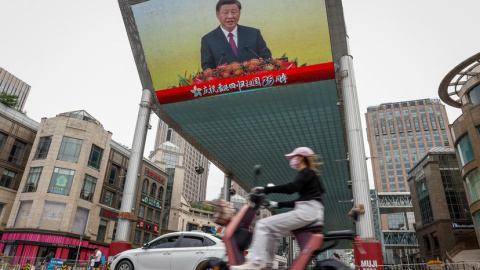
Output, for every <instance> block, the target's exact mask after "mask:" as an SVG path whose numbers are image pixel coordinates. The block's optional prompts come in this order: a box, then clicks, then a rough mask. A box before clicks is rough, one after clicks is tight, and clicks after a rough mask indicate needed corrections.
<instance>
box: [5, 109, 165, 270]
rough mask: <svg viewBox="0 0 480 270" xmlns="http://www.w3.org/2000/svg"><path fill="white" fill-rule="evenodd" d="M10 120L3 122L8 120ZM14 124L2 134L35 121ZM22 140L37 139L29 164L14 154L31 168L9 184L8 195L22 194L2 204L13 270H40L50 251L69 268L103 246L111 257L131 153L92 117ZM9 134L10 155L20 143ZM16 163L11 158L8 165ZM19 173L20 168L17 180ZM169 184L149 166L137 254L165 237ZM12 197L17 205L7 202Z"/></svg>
mask: <svg viewBox="0 0 480 270" xmlns="http://www.w3.org/2000/svg"><path fill="white" fill-rule="evenodd" d="M7 110H8V111H10V112H12V113H18V112H16V111H15V110H14V109H11V108H8V109H7ZM7 116H8V115H7ZM7 116H5V115H2V120H3V119H7ZM15 121H16V122H15ZM15 121H13V122H15V123H13V124H10V122H8V121H2V122H1V125H0V129H1V130H2V132H3V130H4V129H8V127H9V125H8V124H10V126H13V125H16V126H17V128H9V129H8V130H14V131H17V130H22V129H20V127H21V126H22V125H23V126H26V124H28V123H29V122H31V120H28V119H22V118H16V119H15ZM37 125H38V123H37ZM23 133H25V134H30V133H32V134H30V135H29V136H33V138H34V140H33V141H32V142H30V145H31V146H30V148H31V149H32V151H29V148H28V147H26V148H25V149H26V150H25V151H26V153H27V154H25V153H24V157H21V156H20V155H16V154H15V155H12V156H13V157H16V158H17V159H21V160H22V161H24V162H25V165H24V168H23V171H24V173H23V175H21V174H19V175H20V176H15V177H18V178H15V177H14V178H13V179H10V178H8V179H7V178H5V179H3V178H2V179H3V181H4V182H8V181H10V182H9V183H11V182H13V183H14V184H10V186H9V187H10V188H9V189H10V190H11V191H9V192H10V193H15V194H14V195H11V196H10V197H3V196H2V203H5V205H11V207H10V206H8V207H10V208H11V211H9V212H10V213H9V214H8V215H4V216H3V217H2V219H3V218H6V219H7V223H6V226H5V229H4V230H3V234H2V236H1V239H0V253H4V254H6V255H7V256H13V257H14V261H13V263H14V264H17V263H18V264H20V265H23V264H24V263H25V262H26V260H28V259H29V260H30V262H31V263H32V265H39V264H40V263H41V261H42V260H43V258H44V257H45V256H46V254H47V253H49V252H51V251H53V252H54V253H55V258H58V259H64V260H67V261H69V260H70V261H74V260H77V259H78V260H80V261H84V260H86V259H88V256H89V255H90V254H92V252H93V250H94V248H96V247H98V248H99V249H100V250H101V251H102V253H103V254H104V255H105V256H108V250H109V244H110V243H111V242H112V241H113V240H114V237H115V230H116V224H117V219H118V215H119V212H120V211H119V210H120V205H121V201H122V196H123V189H124V184H125V176H126V169H127V166H128V160H129V156H130V151H129V149H128V148H126V147H124V146H122V145H120V144H118V143H116V142H115V141H113V140H112V138H111V137H112V133H111V132H109V131H107V130H105V129H104V128H103V126H102V125H101V123H100V122H98V121H97V120H96V119H95V118H93V117H92V116H91V115H89V114H88V113H87V112H85V111H74V112H68V113H62V114H59V115H57V116H56V117H53V118H43V119H42V120H41V123H40V124H39V125H38V126H37V127H36V128H35V127H34V126H33V125H32V127H31V129H30V130H29V132H26V131H23ZM8 135H9V136H8V140H7V142H8V144H6V145H5V147H6V148H5V149H10V148H11V149H12V150H11V151H10V152H12V151H13V149H14V148H15V144H12V141H13V138H12V137H14V136H18V137H21V136H20V135H18V133H13V132H10V133H9V134H8ZM27 137H28V136H27ZM23 142H24V143H27V140H25V141H23ZM17 148H18V147H17ZM28 152H29V154H28ZM15 162H16V161H15V160H14V159H11V160H10V159H7V163H15ZM7 165H9V164H7ZM10 165H12V164H10ZM13 165H15V164H13ZM8 168H9V167H8ZM20 169H21V168H20V166H18V173H21V170H20ZM166 179H167V175H166V173H165V172H163V171H162V170H161V169H160V168H158V167H157V166H155V164H153V163H151V162H149V161H148V160H146V159H144V160H143V163H142V167H141V171H140V173H139V187H138V188H137V190H136V203H135V207H134V209H133V210H134V211H133V212H134V214H135V215H136V216H137V223H136V224H133V226H132V231H131V239H130V240H131V242H132V243H133V245H134V247H135V246H136V247H138V246H141V245H142V244H143V243H144V242H146V241H149V240H152V239H153V238H155V237H156V236H159V235H160V233H161V231H160V228H161V221H162V218H161V215H162V209H163V206H164V205H163V204H164V202H163V198H164V197H165V193H166V186H165V184H166ZM7 180H8V181H7ZM140 183H141V186H140ZM2 192H4V191H3V189H2ZM8 198H9V199H10V200H11V201H9V202H3V200H5V199H8ZM8 207H4V208H8Z"/></svg>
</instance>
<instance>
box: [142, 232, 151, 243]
mask: <svg viewBox="0 0 480 270" xmlns="http://www.w3.org/2000/svg"><path fill="white" fill-rule="evenodd" d="M149 241H150V234H149V233H146V232H144V233H143V243H144V244H146V243H148V242H149Z"/></svg>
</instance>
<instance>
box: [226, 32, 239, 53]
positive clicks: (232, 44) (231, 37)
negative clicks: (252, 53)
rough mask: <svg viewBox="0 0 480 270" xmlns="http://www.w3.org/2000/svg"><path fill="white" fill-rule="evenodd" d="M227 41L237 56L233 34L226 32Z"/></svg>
mask: <svg viewBox="0 0 480 270" xmlns="http://www.w3.org/2000/svg"><path fill="white" fill-rule="evenodd" d="M228 43H230V47H232V50H233V53H234V54H235V55H236V56H238V50H237V44H235V40H233V34H232V33H231V32H230V33H228Z"/></svg>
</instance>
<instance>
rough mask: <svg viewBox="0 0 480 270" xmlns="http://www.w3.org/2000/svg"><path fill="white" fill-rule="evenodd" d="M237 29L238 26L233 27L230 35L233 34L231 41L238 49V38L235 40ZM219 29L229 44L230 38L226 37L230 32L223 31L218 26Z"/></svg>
mask: <svg viewBox="0 0 480 270" xmlns="http://www.w3.org/2000/svg"><path fill="white" fill-rule="evenodd" d="M237 28H238V26H235V29H233V30H232V34H233V41H235V45H237V48H238V38H237V32H238V31H237ZM220 29H222V32H223V34H224V35H225V37H226V38H227V42H229V43H230V38H229V37H228V34H229V33H230V32H228V31H227V30H225V29H223V27H222V26H220Z"/></svg>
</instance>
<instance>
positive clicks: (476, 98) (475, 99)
mask: <svg viewBox="0 0 480 270" xmlns="http://www.w3.org/2000/svg"><path fill="white" fill-rule="evenodd" d="M468 96H469V97H470V101H471V102H472V104H473V105H475V106H477V105H478V104H480V84H479V85H477V86H475V87H474V88H473V89H472V90H470V92H468Z"/></svg>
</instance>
